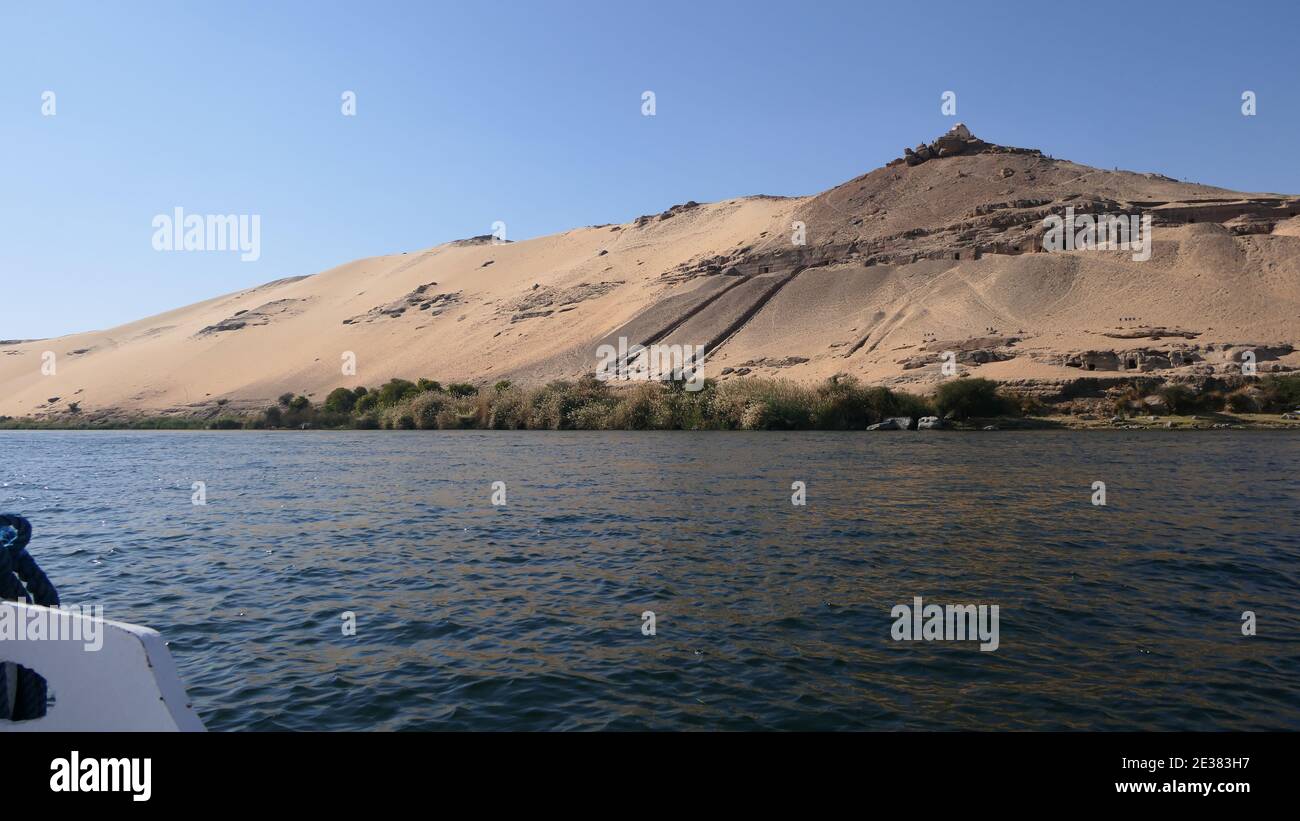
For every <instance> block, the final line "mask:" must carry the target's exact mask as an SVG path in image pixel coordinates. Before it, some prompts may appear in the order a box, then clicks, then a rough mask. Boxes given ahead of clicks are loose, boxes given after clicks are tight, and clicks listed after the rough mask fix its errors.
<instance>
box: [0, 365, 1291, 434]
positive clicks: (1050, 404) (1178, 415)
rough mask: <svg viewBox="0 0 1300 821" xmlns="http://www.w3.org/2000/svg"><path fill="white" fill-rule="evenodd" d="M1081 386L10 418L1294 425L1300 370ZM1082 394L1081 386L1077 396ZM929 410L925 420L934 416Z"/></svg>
mask: <svg viewBox="0 0 1300 821" xmlns="http://www.w3.org/2000/svg"><path fill="white" fill-rule="evenodd" d="M1093 387H1094V389H1092V390H1088V389H1087V388H1086V387H1085V388H1076V389H1075V390H1074V391H1072V392H1071V391H1066V392H1063V393H1062V395H1060V396H1058V397H1056V398H1055V399H1053V400H1051V401H1044V400H1043V399H1042V398H1040V397H1038V396H1036V395H1034V394H1031V393H1025V392H1022V391H1017V390H1015V389H1012V388H1009V387H1008V386H1005V385H1001V384H999V383H997V382H994V381H992V380H988V379H981V378H974V377H964V378H957V379H953V380H950V381H948V382H944V383H942V384H940V385H939V386H938V387H937V388H936V389H935V391H934V392H933V393H932V394H929V395H919V394H913V393H907V392H904V391H897V390H892V389H890V388H886V387H881V386H870V385H863V384H861V383H860V382H859V381H857V380H856V379H854V378H852V377H837V378H833V379H830V380H827V381H825V382H823V383H821V384H818V385H815V386H808V385H801V384H798V383H794V382H791V381H786V380H780V379H758V378H753V379H732V380H727V381H723V382H716V381H713V380H706V381H705V382H704V383H703V385H702V387H701V389H700V390H697V391H689V390H685V389H684V388H683V386H682V385H681V383H673V382H663V383H661V382H642V383H634V384H630V385H628V384H620V385H617V386H616V385H613V384H611V383H609V382H603V381H600V380H597V379H596V378H595V377H591V376H588V377H584V378H582V379H579V380H577V381H556V382H551V383H549V384H546V385H542V386H536V387H525V386H519V385H515V384H513V383H511V382H507V381H502V382H498V383H496V384H495V385H492V386H489V387H478V386H475V385H472V384H468V383H450V384H446V385H443V384H441V383H439V382H436V381H434V380H431V379H418V380H416V381H410V380H406V379H392V380H390V381H389V382H387V383H385V384H383V385H381V386H379V387H377V388H367V387H356V388H337V389H335V390H334V391H332V392H331V393H330V394H329V395H328V396H326V397H325V398H324V400H321V401H319V402H317V401H313V399H312V398H311V397H308V396H305V395H301V394H293V393H285V394H283V395H282V396H280V397H279V400H278V401H277V402H276V403H275V404H273V405H270V406H269V407H266V408H264V409H262V410H241V411H235V410H232V409H230V407H229V404H228V403H227V402H225V401H224V400H219V401H218V402H216V403H214V404H213V405H212V406H209V407H207V408H204V409H201V410H198V411H193V412H182V413H174V414H165V415H152V416H151V415H144V414H134V415H132V414H126V413H120V412H114V411H95V412H87V411H83V410H81V409H80V408H79V407H78V406H75V405H74V406H70V407H69V409H68V410H67V411H64V412H61V413H59V414H54V415H48V416H44V417H40V418H32V417H26V418H10V417H0V428H3V429H113V430H120V429H145V430H167V429H175V430H273V429H294V430H302V429H333V430H450V429H482V430H866V429H871V428H873V426H874V427H876V428H880V427H883V428H886V429H898V428H912V429H915V428H916V427H918V423H919V426H920V427H922V428H925V427H933V428H944V427H946V428H957V429H981V428H989V427H998V428H1001V427H1010V428H1050V427H1064V428H1095V427H1109V428H1114V427H1121V428H1131V427H1152V426H1158V427H1166V428H1171V427H1177V428H1223V427H1294V428H1296V429H1298V430H1300V375H1297V374H1292V375H1284V376H1267V377H1262V378H1257V379H1250V380H1241V381H1239V382H1238V384H1235V385H1234V384H1231V383H1218V382H1211V383H1206V384H1204V385H1202V386H1201V388H1200V389H1196V388H1193V387H1191V386H1189V385H1186V384H1182V383H1176V382H1162V381H1161V380H1159V379H1156V378H1152V379H1142V378H1135V379H1133V380H1129V381H1127V382H1125V383H1120V384H1118V385H1111V386H1110V387H1105V388H1102V387H1097V386H1093ZM1071 393H1073V394H1075V395H1070V394H1071ZM921 420H925V421H924V422H922V421H921Z"/></svg>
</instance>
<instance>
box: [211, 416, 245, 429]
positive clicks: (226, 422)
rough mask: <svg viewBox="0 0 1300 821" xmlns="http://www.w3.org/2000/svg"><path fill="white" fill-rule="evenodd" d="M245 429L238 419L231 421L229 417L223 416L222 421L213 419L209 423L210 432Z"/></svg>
mask: <svg viewBox="0 0 1300 821" xmlns="http://www.w3.org/2000/svg"><path fill="white" fill-rule="evenodd" d="M243 427H244V423H243V422H241V421H239V420H238V419H231V418H230V417H228V416H223V417H221V418H220V419H213V420H212V421H211V422H209V423H208V430H241V429H242V428H243Z"/></svg>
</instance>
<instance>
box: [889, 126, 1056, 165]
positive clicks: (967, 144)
mask: <svg viewBox="0 0 1300 821" xmlns="http://www.w3.org/2000/svg"><path fill="white" fill-rule="evenodd" d="M985 153H1008V154H1036V155H1039V156H1041V155H1042V152H1041V151H1038V150H1036V149H1030V148H1009V147H1007V146H1002V145H994V144H993V143H986V142H984V141H983V140H981V139H979V138H978V137H976V136H975V135H973V134H971V133H970V129H969V128H967V127H966V126H965V124H964V123H957V124H956V125H955V126H953V127H952V128H951V129H949V130H948V133H946V134H944V135H943V136H941V137H939V139H937V140H935V141H934V142H932V143H930V144H928V145H927V144H925V143H920V144H919V145H917V146H916V148H904V149H903V156H901V157H899V158H898V159H896V160H893V161H892V162H890V163H887V166H886V167H889V166H895V165H904V164H906V165H920V164H921V163H923V162H927V161H929V160H935V159H940V158H944V157H956V156H958V155H959V154H985ZM1012 173H1015V172H1014V171H1013V172H1012ZM1004 176H1010V174H1006V175H1004Z"/></svg>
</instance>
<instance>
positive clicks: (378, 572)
mask: <svg viewBox="0 0 1300 821" xmlns="http://www.w3.org/2000/svg"><path fill="white" fill-rule="evenodd" d="M0 454H3V459H2V460H0V509H3V510H5V511H9V512H15V513H21V514H23V515H26V516H28V517H29V518H30V519H31V520H32V522H33V524H34V527H35V537H34V539H33V542H32V545H31V548H30V550H31V552H32V554H33V555H34V556H35V557H36V559H37V560H38V561H39V562H40V563H41V564H42V566H43V567H44V568H45V569H46V571H47V573H48V574H49V575H50V577H51V578H52V579H53V580H54V582H55V584H56V585H58V587H59V590H60V593H61V595H62V597H63V600H64V602H65V603H69V604H101V605H103V606H104V608H105V616H106V617H107V618H112V619H118V620H123V621H130V622H135V623H139V624H144V625H147V626H150V627H153V628H155V629H157V630H159V631H160V632H161V633H162V634H163V636H164V638H166V639H167V640H168V641H169V642H170V649H171V652H172V654H173V656H174V658H175V660H176V663H177V666H178V668H179V670H180V673H181V675H182V677H183V679H184V680H185V683H186V686H187V688H188V692H189V695H190V697H191V699H192V701H193V703H194V707H195V709H196V710H197V712H198V713H199V715H200V717H201V718H202V719H203V721H204V722H205V723H206V724H207V726H208V727H209V729H212V730H249V729H251V730H307V729H312V730H352V729H361V730H371V729H382V730H389V729H432V730H440V729H456V730H464V729H468V730H494V729H527V730H575V729H584V730H585V729H620V730H621V729H709V728H720V729H777V728H779V729H806V730H822V729H888V730H894V729H908V730H911V729H963V730H999V729H1017V730H1020V729H1029V730H1070V729H1109V730H1228V729H1293V730H1294V729H1300V642H1298V641H1297V637H1300V608H1297V590H1298V584H1297V574H1298V569H1300V479H1298V478H1297V469H1296V466H1297V463H1298V462H1300V437H1295V436H1293V435H1289V434H1287V433H1284V432H1282V433H1274V432H1266V431H1260V432H1254V431H1206V432H1200V433H1197V432H1151V431H1127V432H1118V431H1117V432H1086V431H1036V432H1011V431H1005V432H995V433H973V434H972V433H966V434H962V433H945V432H896V433H861V432H852V433H770V432H769V433H739V432H737V433H722V432H717V433H683V432H626V433H623V432H616V433H596V432H572V433H569V432H493V431H482V432H480V431H464V432H409V433H408V432H402V433H399V432H324V431H322V432H239V431H236V432H228V433H227V432H46V431H39V432H18V431H13V432H0ZM496 482H501V483H504V487H503V488H502V486H500V485H498V486H497V488H498V490H497V491H496V495H497V499H496V501H504V502H505V504H501V505H494V504H493V495H494V489H493V486H494V483H496ZM795 482H803V483H804V486H805V488H806V491H805V493H806V504H804V505H795V504H792V500H791V497H792V494H794V493H795V491H794V490H792V487H791V486H792V483H795ZM1095 482H1104V483H1105V494H1106V499H1105V501H1106V504H1105V505H1104V506H1102V505H1095V504H1093V499H1094V487H1093V486H1094V483H1095ZM196 483H203V484H202V485H201V486H196ZM198 487H201V488H202V492H203V495H204V496H205V500H206V504H201V505H200V504H194V501H195V500H196V494H197V493H198V491H197V489H196V488H198ZM502 493H504V499H502V498H501V496H502ZM918 596H919V597H922V599H923V602H924V603H926V604H930V603H935V604H940V605H945V604H957V605H966V604H973V605H986V606H992V605H996V606H997V607H998V620H997V622H996V624H997V629H998V642H997V644H998V646H997V649H996V650H991V651H982V650H981V649H980V642H979V641H969V640H968V641H961V640H956V641H938V640H936V641H922V640H915V641H906V640H895V638H894V637H893V635H892V634H893V632H894V629H893V627H894V622H895V618H894V616H893V615H892V611H893V608H894V607H895V606H896V605H900V604H908V605H911V604H912V603H913V601H914V598H915V597H918ZM647 611H650V612H653V614H654V619H653V624H654V635H646V631H647V630H648V629H649V625H650V622H649V620H648V619H645V618H644V617H643V614H645V613H646V612H647ZM1246 611H1251V612H1253V613H1254V614H1255V625H1256V635H1253V636H1245V635H1243V632H1242V625H1243V613H1245V612H1246ZM987 612H991V611H987ZM346 613H351V614H353V618H354V621H353V620H350V619H347V618H345V616H344V614H346ZM353 623H354V624H355V634H354V635H350V634H345V633H346V631H345V629H344V628H345V627H347V626H348V625H349V624H353ZM2 657H3V645H2V644H0V658H2ZM56 699H57V694H56ZM55 709H57V700H56V702H55Z"/></svg>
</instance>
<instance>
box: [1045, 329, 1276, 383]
mask: <svg viewBox="0 0 1300 821" xmlns="http://www.w3.org/2000/svg"><path fill="white" fill-rule="evenodd" d="M1106 336H1113V334H1106ZM1293 350H1295V348H1294V346H1292V345H1290V344H1289V343H1285V342H1282V343H1270V344H1246V343H1211V344H1208V345H1179V346H1175V347H1171V348H1154V347H1143V348H1124V349H1113V350H1086V351H1069V352H1065V353H1036V354H1034V355H1033V358H1034V359H1036V360H1037V361H1039V362H1043V363H1045V364H1048V365H1063V366H1065V367H1067V368H1079V369H1080V370H1085V371H1132V372H1137V373H1150V372H1153V371H1165V370H1173V369H1179V368H1191V369H1195V370H1203V371H1205V372H1206V373H1231V372H1232V371H1234V370H1236V371H1239V370H1241V364H1242V362H1243V356H1242V354H1243V353H1244V352H1245V351H1251V352H1253V353H1254V356H1255V362H1256V363H1267V365H1265V364H1261V365H1260V367H1259V369H1260V370H1261V371H1265V372H1273V371H1275V370H1277V369H1278V368H1279V367H1281V366H1280V364H1279V363H1277V362H1276V360H1277V359H1279V358H1280V357H1283V356H1286V355H1287V354H1289V353H1291V352H1292V351H1293ZM1275 365H1276V366H1278V367H1273V366H1275Z"/></svg>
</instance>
